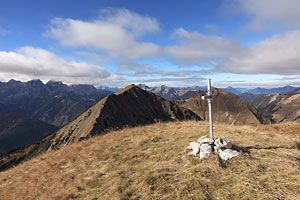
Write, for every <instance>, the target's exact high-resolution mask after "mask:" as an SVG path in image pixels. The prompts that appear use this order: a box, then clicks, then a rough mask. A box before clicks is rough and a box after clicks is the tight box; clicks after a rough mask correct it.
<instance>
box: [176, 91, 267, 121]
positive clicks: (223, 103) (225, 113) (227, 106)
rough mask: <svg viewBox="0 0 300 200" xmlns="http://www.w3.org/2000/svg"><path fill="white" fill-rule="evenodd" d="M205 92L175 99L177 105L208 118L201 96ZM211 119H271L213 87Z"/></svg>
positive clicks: (205, 104) (204, 102)
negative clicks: (182, 99)
mask: <svg viewBox="0 0 300 200" xmlns="http://www.w3.org/2000/svg"><path fill="white" fill-rule="evenodd" d="M203 95H205V92H202V93H200V94H198V95H197V96H195V97H193V98H190V99H187V100H184V101H176V102H177V103H178V104H179V105H181V106H183V107H185V108H188V109H190V110H192V111H193V112H195V113H196V114H197V115H199V116H200V117H201V118H203V119H206V120H207V119H208V105H207V100H202V99H201V96H203ZM212 111H213V120H214V121H215V122H223V123H229V124H249V125H259V124H269V123H271V121H270V120H269V119H268V118H266V117H264V116H263V115H262V114H261V113H260V112H258V111H257V110H256V109H255V108H254V107H252V106H250V105H249V104H247V103H246V102H245V101H243V100H241V99H238V98H237V97H235V96H234V95H232V94H230V93H228V92H225V91H223V90H220V89H216V88H215V89H213V100H212Z"/></svg>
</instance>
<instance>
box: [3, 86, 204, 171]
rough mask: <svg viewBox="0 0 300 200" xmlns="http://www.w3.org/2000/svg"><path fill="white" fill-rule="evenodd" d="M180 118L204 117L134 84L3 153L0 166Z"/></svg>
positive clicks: (196, 118)
mask: <svg viewBox="0 0 300 200" xmlns="http://www.w3.org/2000/svg"><path fill="white" fill-rule="evenodd" d="M176 120H201V118H200V117H199V116H198V115H196V114H195V113H194V112H192V111H191V110H189V109H186V108H183V107H181V106H178V105H177V104H176V103H175V102H173V101H169V100H166V99H164V98H162V97H159V96H157V95H155V94H153V93H151V92H148V91H145V90H142V89H140V88H138V87H137V86H134V85H130V86H128V87H126V88H124V89H122V90H120V91H119V92H117V93H115V94H112V95H109V96H107V97H105V98H103V99H102V100H101V101H99V102H98V103H96V104H95V105H94V106H92V107H90V108H89V109H88V110H86V111H85V112H84V113H82V114H81V115H80V116H78V117H77V118H76V119H75V120H73V121H72V122H70V123H68V124H67V125H65V126H64V127H62V128H61V129H60V130H58V131H57V132H55V133H53V134H51V135H49V136H47V137H45V138H43V139H41V140H39V141H36V142H34V143H33V144H31V145H28V146H27V147H24V148H22V149H19V150H17V151H15V152H12V153H11V154H9V155H5V156H3V157H2V158H1V159H0V170H1V169H6V168H8V167H11V166H12V165H15V164H17V163H19V162H21V161H23V160H27V159H30V158H31V157H34V156H36V155H38V154H40V153H42V152H45V151H47V150H54V149H60V148H62V147H64V146H66V145H69V144H71V143H76V142H78V141H80V140H83V139H86V138H89V137H92V136H94V135H99V134H104V133H106V132H108V131H111V130H118V129H121V128H124V127H134V126H141V125H146V124H151V123H155V122H167V121H176Z"/></svg>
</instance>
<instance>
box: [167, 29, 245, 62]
mask: <svg viewBox="0 0 300 200" xmlns="http://www.w3.org/2000/svg"><path fill="white" fill-rule="evenodd" d="M173 38H174V39H177V40H178V41H180V44H179V45H174V46H169V47H166V48H165V52H166V53H167V54H168V55H170V56H171V57H172V58H173V59H174V60H175V61H176V62H179V63H184V64H188V65H193V64H195V65H200V64H202V63H203V62H208V61H216V60H222V59H224V58H226V57H228V56H231V55H234V54H235V53H236V52H238V51H239V50H240V49H241V46H240V45H239V43H238V42H235V41H230V40H227V39H224V38H222V37H219V36H206V35H203V34H200V33H198V32H188V31H186V30H184V29H183V28H179V29H177V30H176V31H175V32H174V33H173Z"/></svg>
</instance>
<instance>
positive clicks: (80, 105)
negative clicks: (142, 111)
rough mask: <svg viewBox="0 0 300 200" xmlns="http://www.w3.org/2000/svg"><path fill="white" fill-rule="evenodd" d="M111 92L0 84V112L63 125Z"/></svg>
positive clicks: (52, 85)
mask: <svg viewBox="0 0 300 200" xmlns="http://www.w3.org/2000/svg"><path fill="white" fill-rule="evenodd" d="M110 93H111V92H109V91H106V90H98V89H96V88H95V87H93V86H90V85H71V86H68V85H65V84H63V83H61V82H54V81H49V82H48V83H47V84H43V82H41V81H40V80H32V81H28V82H20V81H15V80H10V81H8V82H7V83H3V82H0V112H3V113H10V114H14V115H18V116H21V117H24V118H33V119H39V120H42V121H45V122H48V123H51V124H53V125H56V126H59V127H60V126H62V125H64V124H66V123H68V122H70V121H72V120H73V119H75V117H76V116H78V115H79V114H80V113H82V112H83V111H85V110H86V109H87V108H89V107H90V106H91V105H93V104H95V103H96V102H97V101H99V100H100V99H102V98H103V97H105V96H107V95H108V94H110Z"/></svg>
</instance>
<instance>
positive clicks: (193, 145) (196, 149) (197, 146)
mask: <svg viewBox="0 0 300 200" xmlns="http://www.w3.org/2000/svg"><path fill="white" fill-rule="evenodd" d="M188 149H191V150H192V152H191V154H192V155H193V156H197V154H198V153H199V151H200V144H199V143H198V142H191V143H190V144H189V146H188Z"/></svg>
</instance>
